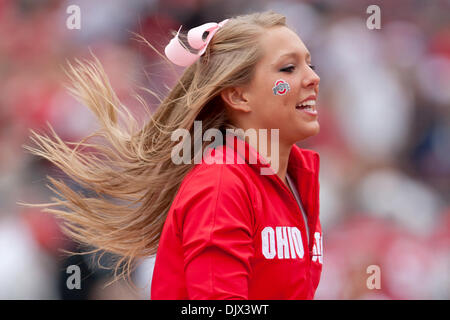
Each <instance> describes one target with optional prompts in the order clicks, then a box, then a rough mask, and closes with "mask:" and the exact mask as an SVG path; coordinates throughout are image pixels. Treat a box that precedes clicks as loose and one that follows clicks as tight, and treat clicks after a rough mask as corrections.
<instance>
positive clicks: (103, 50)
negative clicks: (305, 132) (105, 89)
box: [0, 0, 450, 299]
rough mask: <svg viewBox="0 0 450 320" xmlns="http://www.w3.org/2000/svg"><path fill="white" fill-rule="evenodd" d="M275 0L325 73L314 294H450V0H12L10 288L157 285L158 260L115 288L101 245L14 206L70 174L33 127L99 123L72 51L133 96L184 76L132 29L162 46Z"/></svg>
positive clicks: (1, 44) (0, 17)
mask: <svg viewBox="0 0 450 320" xmlns="http://www.w3.org/2000/svg"><path fill="white" fill-rule="evenodd" d="M371 4H376V5H378V6H379V7H380V9H381V29H379V30H369V29H368V28H367V26H366V19H367V18H368V17H369V15H370V14H368V13H366V9H367V7H368V6H369V5H371ZM70 5H78V6H79V7H80V9H81V29H80V30H76V29H75V30H69V29H68V28H67V27H66V20H67V18H68V17H69V14H68V13H67V12H66V10H67V8H68V7H69V6H70ZM268 9H272V10H274V11H277V12H279V13H282V14H285V15H286V17H287V22H288V25H289V26H291V27H292V28H294V29H295V30H296V31H297V33H298V34H299V35H300V37H301V38H302V40H303V41H304V42H305V44H306V45H307V47H308V48H309V50H310V51H311V53H312V62H313V64H314V65H316V67H317V70H318V71H317V72H318V74H319V76H320V77H321V85H320V94H319V106H318V110H319V121H320V124H321V132H320V134H319V135H318V136H316V137H313V138H310V139H308V140H306V141H303V142H302V143H300V144H299V146H300V147H302V148H306V149H314V150H316V151H318V152H319V153H320V155H321V172H320V185H321V191H320V208H321V211H320V214H321V220H322V225H323V231H324V242H323V245H324V267H323V274H322V280H321V283H320V285H319V288H318V290H317V294H316V298H317V299H449V298H450V231H449V230H450V201H449V200H450V188H449V187H450V2H449V1H439V0H436V1H418V0H416V1H413V0H408V1H407V0H399V1H372V0H371V1H365V0H363V1H349V0H343V1H332V0H310V1H270V0H265V1H262V0H261V1H259V0H258V1H257V0H246V1H241V0H228V1H218V0H205V1H200V0H164V1H157V0H108V1H101V0H79V1H77V0H69V1H62V0H15V1H8V0H2V1H0V298H1V299H73V298H76V299H149V298H150V281H151V278H152V268H153V259H151V258H149V259H146V260H144V261H143V262H142V264H141V265H140V266H139V268H138V269H137V270H136V272H134V273H133V280H134V281H135V283H136V285H137V286H138V288H137V289H134V288H132V287H130V286H128V285H127V284H126V283H124V282H120V281H119V282H116V283H114V284H113V285H110V286H107V287H105V284H106V283H107V282H108V281H109V280H110V279H111V276H112V273H111V272H110V271H108V270H105V269H102V268H99V267H98V266H96V264H95V263H93V262H92V257H91V256H74V257H70V258H69V257H67V256H65V255H63V254H61V252H60V250H59V249H61V248H66V249H67V248H69V249H74V250H77V248H76V247H75V246H74V244H73V243H71V241H69V240H68V239H66V238H65V237H64V236H63V235H62V234H61V231H60V229H59V227H58V223H57V221H55V219H54V218H53V217H52V216H51V215H49V214H46V213H43V212H41V211H40V210H39V209H30V208H26V207H22V206H19V205H17V204H16V203H17V202H19V201H23V202H29V203H45V202H48V201H49V199H50V197H51V196H53V195H52V193H51V192H50V191H49V190H48V189H47V188H46V184H47V181H46V175H52V176H62V173H60V172H58V171H57V170H56V168H54V167H52V166H51V165H50V164H49V163H48V162H47V161H44V160H42V159H39V158H37V157H34V156H31V155H30V154H29V153H27V152H26V151H25V150H24V149H23V147H22V145H23V144H27V145H29V144H30V143H31V141H30V139H29V129H30V128H31V129H35V130H46V128H47V127H46V123H47V122H48V123H50V124H51V125H52V126H53V127H54V128H55V131H56V132H57V133H58V134H59V135H60V136H61V137H62V138H63V139H64V140H66V141H79V140H80V139H81V138H83V137H85V136H86V135H88V134H89V133H92V132H93V131H94V130H95V129H96V128H97V124H96V122H95V119H94V117H93V115H92V114H90V112H89V111H88V109H87V108H86V107H84V106H82V105H80V104H79V103H78V102H76V101H75V100H74V98H72V97H71V96H70V95H69V94H68V92H67V91H66V88H65V87H64V84H65V83H66V81H67V78H66V76H65V74H64V72H63V67H64V66H66V61H67V60H69V61H73V59H75V58H78V59H82V58H90V57H91V55H90V52H92V53H94V54H95V55H96V56H97V57H98V58H99V59H100V61H101V62H102V63H103V65H104V68H105V70H106V72H107V74H108V76H109V77H110V80H111V82H112V85H113V87H114V89H115V90H116V92H117V94H118V96H119V98H120V99H121V100H122V101H123V103H124V104H125V105H127V106H129V107H130V109H133V108H135V109H136V108H137V106H138V103H137V101H136V100H135V99H133V98H132V96H131V94H132V93H133V92H134V90H135V89H136V87H137V86H144V87H148V88H151V89H152V90H154V91H157V92H161V93H164V90H163V89H164V85H165V84H167V85H169V86H171V85H172V84H173V83H174V81H175V76H174V74H173V73H169V72H167V66H166V64H165V63H164V62H163V61H162V59H161V58H160V57H159V56H158V55H157V54H156V53H155V52H154V51H153V50H152V49H150V48H149V47H148V46H146V45H145V44H143V43H142V42H139V41H136V40H134V38H135V36H134V35H133V32H135V33H138V34H141V35H143V36H144V37H145V38H146V39H147V40H148V41H149V42H150V43H151V44H152V45H154V46H155V47H156V48H157V49H158V50H159V51H160V52H163V49H164V46H165V45H166V44H167V43H168V41H169V40H170V38H171V35H170V31H172V30H175V31H176V30H178V28H179V26H180V25H183V30H188V29H189V28H191V27H195V26H198V25H200V24H202V23H205V22H217V21H221V20H223V19H224V18H227V17H230V16H233V15H239V14H245V13H250V12H254V11H263V10H268ZM181 71H182V69H180V74H181ZM139 93H141V94H142V92H139ZM144 97H145V99H146V100H147V101H148V103H149V104H150V106H151V107H152V108H156V107H157V101H156V100H155V99H152V98H151V97H149V96H145V95H144ZM113 258H114V257H109V258H108V257H106V258H105V259H106V260H108V259H113ZM72 264H78V265H79V266H80V267H81V270H82V278H83V280H82V282H81V284H82V288H81V290H76V289H74V290H68V289H67V286H66V279H67V277H68V276H69V275H68V274H67V273H66V267H67V266H68V265H72ZM371 265H375V266H379V268H380V271H381V288H380V289H373V290H370V289H368V287H367V285H366V281H367V278H368V277H369V276H370V274H368V273H367V268H368V267H369V266H371Z"/></svg>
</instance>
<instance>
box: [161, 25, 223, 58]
mask: <svg viewBox="0 0 450 320" xmlns="http://www.w3.org/2000/svg"><path fill="white" fill-rule="evenodd" d="M228 20H229V19H225V20H223V21H222V22H219V23H215V22H208V23H205V24H202V25H201V26H198V27H195V28H192V29H190V30H189V31H188V34H187V40H188V42H189V45H190V46H191V47H192V48H193V49H197V50H199V51H198V53H196V54H195V53H191V52H189V51H188V50H187V49H185V48H184V47H183V46H182V45H181V43H180V39H179V38H178V34H179V33H180V30H181V27H182V26H180V28H179V29H178V31H177V34H176V35H175V36H174V37H173V38H172V40H170V42H169V44H168V45H167V46H166V48H165V49H164V53H165V54H166V56H167V58H168V59H169V60H170V61H172V62H173V63H174V64H176V65H178V66H181V67H187V66H190V65H191V64H193V63H194V62H195V61H196V60H197V59H199V58H200V56H201V55H202V54H203V53H205V51H206V48H207V46H208V44H209V42H210V41H211V39H212V37H213V36H214V34H215V33H216V32H217V31H218V30H219V29H220V28H221V27H223V26H224V25H225V23H227V22H228ZM207 31H208V32H209V33H208V36H207V37H206V39H205V40H203V34H204V33H205V32H207Z"/></svg>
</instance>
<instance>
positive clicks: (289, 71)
mask: <svg viewBox="0 0 450 320" xmlns="http://www.w3.org/2000/svg"><path fill="white" fill-rule="evenodd" d="M308 67H310V68H311V69H312V70H314V71H315V70H316V66H315V65H312V64H310V65H308ZM294 69H295V66H289V67H287V68H283V69H281V70H280V71H281V72H287V73H292V72H293V71H294Z"/></svg>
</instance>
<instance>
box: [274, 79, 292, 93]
mask: <svg viewBox="0 0 450 320" xmlns="http://www.w3.org/2000/svg"><path fill="white" fill-rule="evenodd" d="M272 90H273V94H274V95H280V96H282V95H284V94H286V92H288V91H289V90H291V88H290V87H289V83H287V82H286V81H284V80H283V79H279V80H277V81H275V86H274V87H273V88H272Z"/></svg>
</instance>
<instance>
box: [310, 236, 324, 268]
mask: <svg viewBox="0 0 450 320" xmlns="http://www.w3.org/2000/svg"><path fill="white" fill-rule="evenodd" d="M317 259H318V260H319V263H320V264H323V242H322V235H321V234H320V233H319V232H316V233H314V246H313V257H312V261H317Z"/></svg>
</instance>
